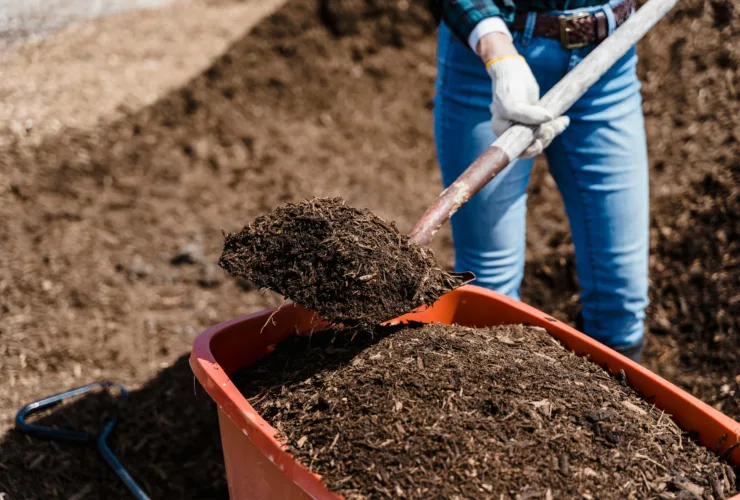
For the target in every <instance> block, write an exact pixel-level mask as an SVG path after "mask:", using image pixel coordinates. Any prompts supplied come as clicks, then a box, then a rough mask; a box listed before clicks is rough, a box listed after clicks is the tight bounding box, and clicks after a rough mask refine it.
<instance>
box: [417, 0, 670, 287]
mask: <svg viewBox="0 0 740 500" xmlns="http://www.w3.org/2000/svg"><path fill="white" fill-rule="evenodd" d="M678 1H679V0H649V1H648V2H647V3H646V4H645V5H644V6H643V7H642V8H640V10H638V11H637V12H636V13H635V14H634V15H633V16H631V17H630V18H629V19H628V20H627V21H626V22H625V23H624V24H622V25H621V26H620V27H619V28H617V29H616V30H615V31H614V33H613V34H612V35H611V36H610V37H608V38H607V39H606V40H604V41H603V42H602V43H601V44H600V45H599V46H598V47H596V48H595V49H594V50H593V51H592V52H591V53H590V54H589V55H588V56H586V57H585V58H584V59H583V61H581V63H580V64H578V65H577V66H576V67H575V68H574V69H573V70H572V71H571V72H570V73H568V74H567V75H565V77H564V78H563V79H562V80H560V81H559V82H558V83H557V84H556V85H555V86H554V87H553V88H551V89H550V91H549V92H548V93H547V94H545V96H544V97H543V98H542V99H540V101H539V104H540V105H541V106H544V107H545V108H546V109H547V110H548V111H550V112H551V113H552V116H560V115H562V114H563V113H565V112H566V111H567V110H568V108H570V107H571V106H572V105H573V104H574V103H575V102H576V101H577V100H578V99H579V98H580V97H581V96H582V95H583V94H585V93H586V91H587V90H588V89H589V88H590V87H591V85H593V84H594V83H596V82H597V81H598V80H599V78H601V77H602V75H604V73H606V72H607V71H608V70H609V68H611V67H612V65H613V64H614V63H615V62H617V61H618V60H619V59H620V58H621V57H622V56H623V55H624V54H625V53H626V52H627V51H628V50H629V49H630V47H632V46H633V45H634V44H635V43H637V42H638V41H639V40H640V39H641V38H642V37H643V36H645V33H647V32H648V31H649V30H650V28H652V27H653V26H655V24H656V23H657V22H658V21H660V20H661V19H662V18H663V16H665V15H666V14H667V13H668V11H670V10H671V9H672V8H673V6H675V5H676V4H677V3H678ZM537 129H538V126H530V125H519V124H517V125H513V126H512V127H511V128H509V129H508V130H507V131H506V132H504V133H503V134H502V135H501V137H499V138H498V139H496V142H494V143H493V144H491V145H490V146H489V147H488V148H487V149H486V150H485V151H484V152H483V153H482V154H481V155H480V156H479V157H478V158H477V159H476V160H475V161H474V162H473V163H472V164H471V165H470V166H469V167H468V168H467V170H465V172H463V173H462V174H461V175H460V177H458V178H457V180H456V181H455V182H453V183H452V184H451V185H450V187H448V188H447V189H445V190H444V191H442V193H441V194H440V195H439V197H437V200H436V201H435V202H434V203H433V204H432V206H431V207H429V209H428V210H427V211H426V213H425V214H424V216H423V217H422V218H421V219H419V222H417V223H416V225H415V226H414V227H413V228H412V229H411V232H410V233H409V236H410V238H411V241H412V242H413V243H416V244H417V245H422V246H426V245H428V244H429V242H430V241H431V240H432V239H433V238H434V235H435V234H437V231H438V230H439V228H440V227H441V226H442V224H444V223H445V222H447V220H448V219H449V218H450V217H452V214H454V213H455V212H456V211H457V210H458V209H459V208H460V207H461V206H462V205H463V204H464V203H465V202H467V201H468V200H469V199H470V198H471V197H472V196H473V195H474V194H475V193H477V192H478V191H480V190H481V189H482V188H483V186H485V185H486V184H488V183H489V182H490V181H491V180H492V179H493V178H494V177H496V175H498V174H499V173H500V172H501V171H502V170H503V169H504V168H506V166H507V165H509V163H510V162H511V161H512V159H514V158H517V157H519V155H521V154H522V153H523V152H524V150H525V149H527V147H528V146H529V145H530V144H531V143H532V142H533V141H534V137H535V133H536V132H537ZM456 277H458V279H460V280H461V281H462V283H461V284H460V285H458V286H462V285H463V284H465V283H469V282H470V281H472V280H473V279H475V275H474V274H473V273H470V272H467V273H456Z"/></svg>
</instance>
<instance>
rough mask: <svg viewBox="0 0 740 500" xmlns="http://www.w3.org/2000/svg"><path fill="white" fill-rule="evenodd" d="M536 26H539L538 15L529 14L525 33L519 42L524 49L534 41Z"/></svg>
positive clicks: (534, 13)
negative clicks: (533, 35)
mask: <svg viewBox="0 0 740 500" xmlns="http://www.w3.org/2000/svg"><path fill="white" fill-rule="evenodd" d="M535 24H537V13H536V12H528V13H527V22H526V23H525V25H524V31H523V32H522V39H521V40H520V42H519V43H520V44H521V46H522V47H527V46H528V45H529V42H531V41H532V34H533V33H534V26H535Z"/></svg>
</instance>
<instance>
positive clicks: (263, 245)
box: [220, 198, 459, 325]
mask: <svg viewBox="0 0 740 500" xmlns="http://www.w3.org/2000/svg"><path fill="white" fill-rule="evenodd" d="M220 264H221V266H222V267H223V268H224V269H226V270H227V271H228V272H229V273H231V274H232V275H234V276H237V277H240V278H245V279H249V280H251V281H252V282H254V283H255V284H257V285H258V286H259V287H260V288H269V289H270V290H273V291H275V292H278V293H280V294H282V295H283V296H285V297H286V298H288V299H291V300H292V301H293V302H295V303H296V304H298V305H301V306H303V307H306V308H308V309H310V310H312V311H314V312H316V313H318V314H319V315H321V317H322V318H324V319H326V320H328V321H330V322H332V323H343V324H346V325H350V324H351V325H357V324H363V325H374V324H378V323H381V322H383V321H387V320H389V319H393V318H395V317H397V316H400V315H402V314H405V313H407V312H409V311H411V310H412V309H414V308H416V307H419V306H421V305H430V304H432V303H433V302H434V301H436V300H437V299H438V298H439V297H440V296H441V295H443V294H444V293H447V292H449V291H450V290H452V289H453V288H455V285H457V284H458V282H459V280H457V279H456V278H455V277H454V276H452V275H450V274H449V273H448V272H447V271H445V270H444V269H442V268H441V267H440V265H439V263H438V262H437V261H436V259H435V258H434V253H433V252H432V251H431V250H430V249H428V248H425V247H421V246H418V245H414V244H413V243H411V242H410V241H409V237H408V236H406V235H404V234H401V233H400V232H399V231H398V229H397V228H396V226H395V224H392V223H391V224H389V223H387V222H385V221H384V220H383V219H381V218H380V217H378V216H377V215H375V214H373V213H372V212H370V211H369V210H367V209H365V210H358V209H356V208H352V207H349V206H347V205H345V203H344V201H343V200H342V199H341V198H314V199H310V200H304V201H302V202H299V203H289V204H287V205H285V206H281V207H278V208H277V209H276V210H275V211H274V212H272V213H270V214H267V215H263V216H260V217H258V218H257V219H255V220H254V221H253V222H251V223H250V224H248V225H247V226H246V227H244V229H242V230H241V231H240V232H239V233H233V234H229V235H227V236H226V242H225V244H224V250H223V253H222V255H221V260H220Z"/></svg>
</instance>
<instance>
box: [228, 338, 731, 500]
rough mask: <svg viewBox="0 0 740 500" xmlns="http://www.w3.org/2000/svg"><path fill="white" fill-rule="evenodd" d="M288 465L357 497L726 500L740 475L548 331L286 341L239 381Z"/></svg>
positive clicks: (247, 369)
mask: <svg viewBox="0 0 740 500" xmlns="http://www.w3.org/2000/svg"><path fill="white" fill-rule="evenodd" d="M235 380H236V381H237V385H238V386H239V387H240V389H241V391H242V392H243V394H244V395H245V396H246V397H247V398H248V399H249V401H250V403H251V404H252V405H253V406H254V408H255V409H256V410H257V411H258V412H259V413H260V414H261V415H262V416H263V417H264V418H265V419H266V420H267V421H268V422H270V423H271V425H273V426H274V427H275V428H276V429H277V430H278V431H279V433H280V435H281V439H283V440H284V441H285V442H286V443H287V444H288V446H289V451H290V452H291V453H293V454H294V455H295V456H296V459H297V460H299V461H300V462H302V463H304V464H305V465H307V466H308V467H310V469H311V470H313V471H315V472H316V473H318V474H320V475H322V476H323V477H324V480H325V481H326V483H327V485H328V486H329V488H330V489H332V490H334V491H337V492H339V493H341V494H342V495H344V496H345V497H346V498H348V499H359V498H387V497H394V498H459V499H462V498H497V499H498V498H501V497H502V495H503V497H504V498H522V499H524V498H584V499H592V498H599V499H603V498H615V499H616V498H618V499H625V498H648V497H649V498H676V499H691V498H706V499H709V498H717V499H719V498H724V497H725V496H731V494H732V492H734V491H736V475H735V474H736V471H734V470H733V469H732V468H731V467H730V466H728V465H725V464H723V463H722V462H721V461H720V460H718V459H717V457H716V456H715V455H713V454H712V453H711V452H709V451H708V450H706V449H705V448H703V447H701V446H699V445H697V444H696V443H695V442H694V441H692V439H690V438H689V437H688V436H687V435H686V434H685V433H684V432H682V431H681V430H680V429H679V428H678V427H677V426H676V424H675V423H674V421H673V420H672V419H671V417H670V416H669V415H665V414H663V413H662V412H661V411H659V410H657V409H656V408H654V407H653V406H652V405H650V404H647V403H646V402H645V401H643V400H642V399H640V398H639V397H638V396H637V394H636V393H635V392H634V391H633V390H632V389H631V388H629V387H628V385H627V384H626V381H625V380H619V378H612V377H610V376H609V375H608V374H607V373H606V372H605V371H603V370H602V369H601V368H600V367H598V366H596V365H594V364H593V363H591V362H589V361H587V360H586V359H583V358H580V357H578V356H576V355H574V354H572V353H571V352H569V351H567V350H566V349H564V348H563V347H562V345H561V344H559V343H558V342H557V341H555V340H554V339H552V338H551V337H550V336H549V335H548V334H547V333H546V332H545V331H544V330H542V329H539V328H531V327H524V326H503V327H496V328H488V329H471V328H465V327H457V326H454V327H450V326H444V325H438V324H434V325H426V326H424V325H418V324H412V325H408V326H396V327H385V328H380V327H379V328H376V329H375V331H374V332H368V331H357V332H355V334H354V335H348V334H347V332H346V331H344V332H343V333H340V334H335V333H332V332H320V333H315V334H314V335H312V336H311V337H293V338H291V339H289V340H286V341H285V342H283V343H282V344H280V345H279V346H278V348H277V349H276V351H275V352H274V353H272V354H271V355H270V356H268V357H267V358H265V359H263V360H261V361H260V362H258V363H257V364H256V365H254V366H253V367H249V368H246V369H244V370H243V371H242V372H240V373H239V374H238V376H237V377H236V378H235Z"/></svg>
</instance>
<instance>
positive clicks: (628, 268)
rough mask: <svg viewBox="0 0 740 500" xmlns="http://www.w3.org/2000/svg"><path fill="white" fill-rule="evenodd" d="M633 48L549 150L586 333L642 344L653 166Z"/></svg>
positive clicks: (616, 343)
mask: <svg viewBox="0 0 740 500" xmlns="http://www.w3.org/2000/svg"><path fill="white" fill-rule="evenodd" d="M636 61H637V57H636V55H635V52H634V49H633V50H631V51H630V52H629V53H628V54H627V55H625V56H624V57H623V58H622V59H621V60H620V61H619V62H618V63H617V64H615V65H614V67H613V68H612V69H611V70H610V71H609V72H608V73H607V74H606V75H605V77H604V78H602V79H601V80H600V81H599V82H597V83H596V84H595V85H594V86H593V87H592V88H591V89H590V90H589V91H588V92H587V93H586V95H584V96H583V97H582V98H581V99H580V100H579V101H578V102H577V103H576V104H575V105H574V106H573V107H572V108H571V110H570V112H569V115H570V117H571V124H570V126H569V127H568V128H567V129H566V131H565V132H564V133H563V134H562V135H561V136H560V137H558V138H557V139H556V140H555V141H553V143H552V145H551V146H550V148H548V150H547V157H548V163H549V165H550V171H551V172H552V175H553V177H554V178H555V181H556V182H557V184H558V187H559V189H560V191H561V193H562V195H563V199H564V201H565V205H566V212H567V214H568V218H569V221H570V225H571V231H572V233H573V241H574V244H575V247H576V267H577V271H578V278H579V282H580V284H581V289H582V291H581V304H582V308H583V309H582V320H583V329H584V333H586V334H588V335H589V336H591V337H594V338H595V339H597V340H599V341H600V342H603V343H605V344H607V345H609V346H611V347H617V348H623V347H626V346H631V345H635V344H638V343H640V342H641V341H642V338H643V331H644V325H643V320H644V317H645V308H646V306H647V304H648V297H647V291H648V250H649V206H648V198H649V193H648V163H647V152H646V140H645V128H644V119H643V115H642V107H641V97H640V93H639V88H640V85H639V81H638V80H637V75H636V73H635V65H636Z"/></svg>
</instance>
